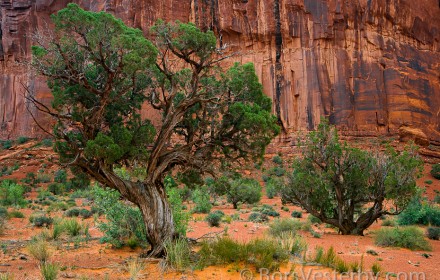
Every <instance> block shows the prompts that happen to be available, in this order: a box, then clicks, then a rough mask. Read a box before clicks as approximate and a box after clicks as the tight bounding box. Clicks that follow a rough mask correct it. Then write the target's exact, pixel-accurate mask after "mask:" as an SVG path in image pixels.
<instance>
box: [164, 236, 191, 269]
mask: <svg viewBox="0 0 440 280" xmlns="http://www.w3.org/2000/svg"><path fill="white" fill-rule="evenodd" d="M165 251H166V253H167V254H166V259H165V262H166V264H167V265H168V266H170V267H171V268H172V269H174V270H177V271H184V270H186V269H187V268H188V267H189V266H190V265H191V258H190V257H191V248H190V246H189V244H188V241H187V240H186V239H183V238H179V239H176V240H174V241H170V240H168V241H166V242H165Z"/></svg>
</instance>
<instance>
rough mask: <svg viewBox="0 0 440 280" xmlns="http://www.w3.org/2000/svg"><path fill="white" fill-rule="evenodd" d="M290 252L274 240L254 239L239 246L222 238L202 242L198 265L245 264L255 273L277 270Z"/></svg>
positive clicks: (228, 239) (230, 240)
mask: <svg viewBox="0 0 440 280" xmlns="http://www.w3.org/2000/svg"><path fill="white" fill-rule="evenodd" d="M289 255H290V252H289V251H288V250H286V249H285V248H284V247H283V246H281V244H280V242H279V241H278V240H275V239H254V240H252V241H250V242H249V243H247V244H246V243H245V244H241V243H238V242H236V241H234V240H232V239H230V238H229V237H222V238H218V239H216V240H213V241H210V242H204V243H203V244H202V247H201V249H200V251H199V256H200V262H199V263H200V265H201V266H202V267H204V266H207V265H217V264H231V263H246V264H253V265H254V266H255V268H256V269H257V271H258V270H259V269H260V268H266V269H268V270H270V271H274V270H277V269H278V268H279V266H280V264H281V263H283V262H286V261H287V260H288V258H289Z"/></svg>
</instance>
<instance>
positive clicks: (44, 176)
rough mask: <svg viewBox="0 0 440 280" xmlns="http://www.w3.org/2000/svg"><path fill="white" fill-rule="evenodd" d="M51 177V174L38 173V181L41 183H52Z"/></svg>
mask: <svg viewBox="0 0 440 280" xmlns="http://www.w3.org/2000/svg"><path fill="white" fill-rule="evenodd" d="M50 181H51V178H50V175H49V174H44V173H39V174H37V182H39V183H50Z"/></svg>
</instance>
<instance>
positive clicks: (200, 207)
mask: <svg viewBox="0 0 440 280" xmlns="http://www.w3.org/2000/svg"><path fill="white" fill-rule="evenodd" d="M192 201H193V202H194V204H195V206H194V208H193V209H192V211H193V212H194V213H209V211H211V208H212V204H211V201H210V196H209V192H208V190H207V189H206V188H198V189H196V190H195V191H194V192H193V194H192Z"/></svg>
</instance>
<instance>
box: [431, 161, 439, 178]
mask: <svg viewBox="0 0 440 280" xmlns="http://www.w3.org/2000/svg"><path fill="white" fill-rule="evenodd" d="M431 175H432V177H434V178H436V179H437V180H440V163H436V164H433V165H432V167H431Z"/></svg>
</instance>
